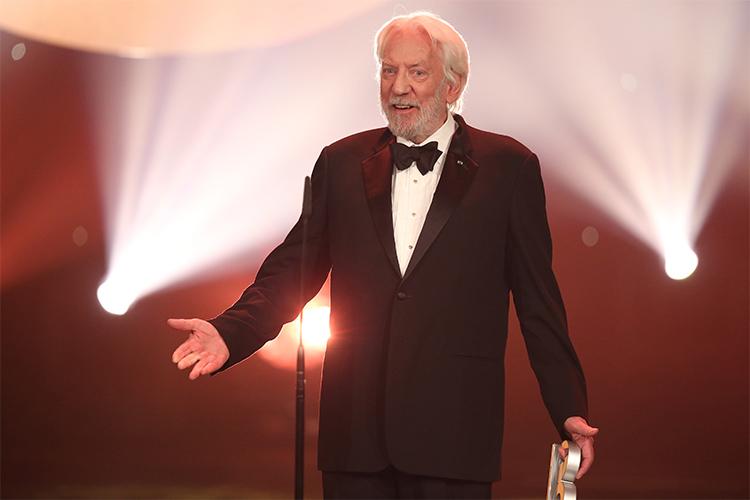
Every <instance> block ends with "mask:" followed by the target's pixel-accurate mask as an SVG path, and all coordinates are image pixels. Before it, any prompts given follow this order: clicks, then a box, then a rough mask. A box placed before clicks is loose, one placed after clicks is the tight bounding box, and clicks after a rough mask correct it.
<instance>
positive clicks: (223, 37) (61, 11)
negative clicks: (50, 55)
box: [0, 0, 382, 57]
mask: <svg viewBox="0 0 750 500" xmlns="http://www.w3.org/2000/svg"><path fill="white" fill-rule="evenodd" d="M381 1H382V0H359V1H357V2H350V1H346V0H319V1H317V2H300V1H299V0H275V1H274V2H257V1H248V0H212V1H210V2H205V1H185V0H158V1H154V0H128V1H126V2H114V1H97V0H94V1H92V0H2V1H1V2H0V26H2V27H3V28H4V29H6V30H8V31H12V32H14V33H18V34H21V35H23V36H26V37H29V38H35V39H39V40H42V41H44V42H47V43H52V44H55V45H62V46H64V47H71V48H74V49H78V50H86V51H97V52H109V53H115V54H119V55H124V56H127V57H143V56H150V55H153V54H165V53H169V54H174V53H186V52H193V53H195V52H207V51H221V50H232V49H238V48H242V47H258V46H269V45H274V44H278V43H283V42H287V41H290V40H294V39H296V38H298V37H302V36H305V35H309V34H310V33H313V32H315V31H317V30H321V29H325V28H328V27H330V26H332V25H335V24H336V23H339V22H343V21H344V20H346V19H348V18H349V17H353V16H357V15H360V14H362V13H363V12H366V11H367V10H368V9H371V8H372V7H374V6H375V5H377V4H378V3H380V2H381ZM92 26H95V27H96V29H92Z"/></svg>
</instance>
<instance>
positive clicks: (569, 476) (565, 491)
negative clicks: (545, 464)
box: [547, 441, 581, 500]
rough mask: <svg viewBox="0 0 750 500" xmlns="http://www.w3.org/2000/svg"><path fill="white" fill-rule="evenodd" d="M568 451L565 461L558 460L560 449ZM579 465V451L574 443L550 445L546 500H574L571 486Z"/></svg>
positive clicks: (574, 487) (573, 489) (573, 491)
mask: <svg viewBox="0 0 750 500" xmlns="http://www.w3.org/2000/svg"><path fill="white" fill-rule="evenodd" d="M561 447H562V448H563V449H565V450H568V455H567V456H566V457H565V460H563V459H562V458H560V448H561ZM580 465H581V449H580V448H579V447H578V445H576V444H575V443H572V442H568V441H563V442H562V444H561V445H560V444H557V443H555V444H553V445H552V454H551V455H550V460H549V479H548V480H547V500H576V486H575V484H573V481H575V478H576V474H577V473H578V467H579V466H580Z"/></svg>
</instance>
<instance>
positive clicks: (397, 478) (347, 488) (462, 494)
mask: <svg viewBox="0 0 750 500" xmlns="http://www.w3.org/2000/svg"><path fill="white" fill-rule="evenodd" d="M491 496H492V483H484V482H475V481H462V480H458V479H443V478H439V477H429V476H415V475H413V474H407V473H405V472H401V471H399V470H396V469H395V468H393V467H392V466H391V467H388V468H387V469H385V470H383V471H380V472H326V471H323V498H325V499H326V500H348V499H358V500H364V499H383V500H385V499H395V498H415V499H416V498H420V499H439V498H443V499H446V498H451V499H469V498H481V499H485V500H488V499H489V498H491Z"/></svg>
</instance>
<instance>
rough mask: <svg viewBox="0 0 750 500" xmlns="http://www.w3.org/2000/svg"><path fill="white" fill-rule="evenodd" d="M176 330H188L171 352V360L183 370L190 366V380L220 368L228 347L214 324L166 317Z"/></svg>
mask: <svg viewBox="0 0 750 500" xmlns="http://www.w3.org/2000/svg"><path fill="white" fill-rule="evenodd" d="M167 324H168V325H169V326H171V327H172V328H174V329H176V330H182V331H185V332H190V336H189V337H188V339H187V340H186V341H185V342H183V343H182V344H180V346H179V347H178V348H177V349H175V351H174V353H173V354H172V362H173V363H177V368H179V369H180V370H184V369H185V368H187V367H189V366H192V367H193V369H192V370H191V371H190V375H189V378H190V380H195V379H197V378H198V377H200V376H201V375H208V374H209V373H212V372H215V371H216V370H218V369H219V368H221V367H222V366H223V365H224V363H226V362H227V360H228V359H229V349H228V348H227V345H226V344H225V343H224V339H222V338H221V335H219V332H218V331H217V330H216V328H214V325H212V324H211V323H209V322H208V321H204V320H202V319H197V318H194V319H168V320H167ZM193 365H194V366H193Z"/></svg>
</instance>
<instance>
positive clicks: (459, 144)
mask: <svg viewBox="0 0 750 500" xmlns="http://www.w3.org/2000/svg"><path fill="white" fill-rule="evenodd" d="M457 121H458V120H457ZM459 123H460V124H461V125H464V123H463V120H461V121H460V122H459ZM465 134H466V130H465V128H464V127H462V128H459V130H457V131H456V136H454V138H453V141H452V144H451V147H450V148H449V149H448V154H447V156H446V158H445V164H444V165H443V172H442V174H441V175H440V180H439V181H438V185H437V188H436V189H435V195H434V196H433V197H432V204H430V209H429V211H428V212H427V218H426V219H425V222H424V226H423V227H422V232H421V233H420V234H419V239H418V240H417V245H416V246H415V248H414V253H413V254H412V256H411V259H409V266H408V267H407V268H406V272H405V273H404V278H403V279H404V280H406V279H407V278H408V277H409V275H410V274H411V272H412V271H413V270H414V268H415V267H417V265H418V264H419V261H420V260H422V257H424V255H425V253H427V250H429V248H430V246H431V245H432V244H433V243H434V242H435V239H436V238H437V237H438V235H439V234H440V231H441V230H442V229H443V226H445V223H446V222H448V219H449V218H450V216H451V214H452V213H453V211H454V210H455V209H456V207H457V206H458V204H459V203H460V201H461V199H462V198H463V196H464V194H465V193H466V191H467V190H468V188H469V186H470V185H471V181H472V180H473V179H474V176H475V175H476V171H477V168H478V165H477V163H476V162H475V161H474V160H473V159H472V158H471V157H470V156H469V155H468V154H467V151H468V148H469V144H468V138H467V137H466V135H465Z"/></svg>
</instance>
